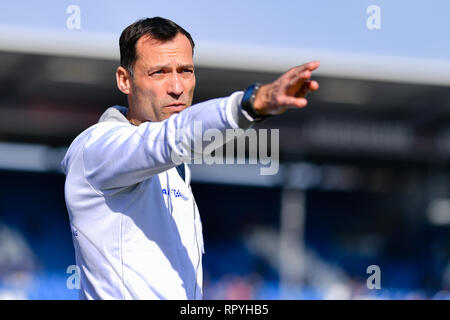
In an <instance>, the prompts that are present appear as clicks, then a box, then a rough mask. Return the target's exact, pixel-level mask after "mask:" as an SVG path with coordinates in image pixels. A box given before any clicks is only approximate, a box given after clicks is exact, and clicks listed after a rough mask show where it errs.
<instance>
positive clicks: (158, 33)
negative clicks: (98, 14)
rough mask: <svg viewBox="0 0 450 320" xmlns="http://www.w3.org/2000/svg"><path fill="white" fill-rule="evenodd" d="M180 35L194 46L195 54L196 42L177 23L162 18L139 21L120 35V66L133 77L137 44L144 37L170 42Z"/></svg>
mask: <svg viewBox="0 0 450 320" xmlns="http://www.w3.org/2000/svg"><path fill="white" fill-rule="evenodd" d="M178 33H182V34H184V35H185V36H186V38H188V40H189V42H190V43H191V46H192V54H194V46H195V44H194V40H192V37H191V35H190V34H189V32H187V31H186V30H184V29H183V28H182V27H180V26H179V25H178V24H176V23H175V22H173V21H171V20H169V19H165V18H161V17H153V18H145V19H140V20H137V21H136V22H134V23H132V24H130V25H129V26H128V27H126V28H125V29H124V30H123V31H122V34H121V35H120V39H119V46H120V65H121V66H122V67H124V68H125V69H127V70H128V72H130V74H131V76H133V66H134V63H135V61H136V59H137V55H136V43H137V42H138V40H139V39H140V38H141V37H142V36H144V35H147V36H150V37H152V38H153V39H156V40H160V41H169V40H172V39H173V38H175V36H176V35H177V34H178Z"/></svg>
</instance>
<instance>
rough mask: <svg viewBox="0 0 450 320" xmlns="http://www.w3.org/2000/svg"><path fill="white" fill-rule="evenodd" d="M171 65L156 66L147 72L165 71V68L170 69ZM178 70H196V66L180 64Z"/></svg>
mask: <svg viewBox="0 0 450 320" xmlns="http://www.w3.org/2000/svg"><path fill="white" fill-rule="evenodd" d="M170 67H171V65H170V64H162V65H156V66H153V67H151V68H148V69H147V71H153V70H159V69H165V68H170ZM178 68H190V69H194V65H193V64H179V65H177V69H178Z"/></svg>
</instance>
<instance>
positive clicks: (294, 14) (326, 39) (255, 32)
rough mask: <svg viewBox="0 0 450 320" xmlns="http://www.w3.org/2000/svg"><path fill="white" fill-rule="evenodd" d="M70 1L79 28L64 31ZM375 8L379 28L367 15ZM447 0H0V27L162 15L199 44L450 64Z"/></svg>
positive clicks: (89, 25) (112, 30)
mask: <svg viewBox="0 0 450 320" xmlns="http://www.w3.org/2000/svg"><path fill="white" fill-rule="evenodd" d="M70 5H77V6H78V7H79V8H80V13H81V15H80V18H81V19H80V22H81V23H80V29H79V30H76V31H74V30H68V29H67V26H66V21H67V19H68V17H69V16H70V14H68V13H66V10H67V8H68V7H69V6H70ZM370 5H376V6H378V7H379V9H380V20H379V21H380V27H381V29H379V30H370V29H369V28H368V27H367V25H366V22H367V19H368V18H369V16H370V14H368V13H367V12H366V10H367V8H368V7H369V6H370ZM449 15H450V1H446V0H429V1H417V0H409V1H407V0H370V1H368V0H341V1H335V0H315V1H303V0H277V1H273V0H271V1H261V0H259V1H258V0H227V1H223V0H222V1H218V0H209V1H207V0H195V1H194V0H192V1H187V0H185V1H180V0H171V1H161V0H159V1H153V0H145V1H142V0H134V1H133V0H129V1H112V0H109V1H106V0H98V1H92V0H90V1H89V0H76V1H75V0H73V1H62V0H58V1H55V0H54V1H50V0H40V1H24V0H15V1H6V0H0V28H2V27H20V28H31V29H33V30H36V29H45V30H49V31H67V32H78V33H79V34H80V35H85V34H86V35H88V34H94V33H95V34H99V33H100V34H110V35H114V36H115V37H117V39H118V37H119V36H120V33H121V31H122V30H123V28H124V27H126V26H127V25H129V24H130V23H132V22H133V21H135V20H136V19H138V18H143V17H151V16H163V17H167V18H170V19H172V20H174V21H175V22H177V23H178V24H180V25H181V26H182V27H184V28H185V29H187V30H188V31H189V32H190V33H191V35H192V36H193V38H194V40H195V41H196V43H198V44H200V45H201V44H202V43H204V42H220V43H221V44H224V45H226V44H238V45H239V44H245V45H257V46H261V47H283V48H296V49H299V48H300V49H301V48H305V49H320V50H329V51H339V52H352V53H362V54H367V53H369V54H381V55H393V56H400V57H414V58H416V57H417V58H427V59H437V60H446V61H450V41H449V36H450V19H449V18H448V17H449Z"/></svg>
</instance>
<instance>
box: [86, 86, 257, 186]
mask: <svg viewBox="0 0 450 320" xmlns="http://www.w3.org/2000/svg"><path fill="white" fill-rule="evenodd" d="M241 99H242V93H241V92H236V93H234V94H232V95H231V96H230V97H227V98H219V99H214V100H208V101H206V102H203V103H199V104H196V105H193V106H191V107H189V108H187V109H185V110H183V111H182V112H180V113H178V114H175V115H173V116H171V117H170V118H168V119H166V120H164V121H161V122H144V123H142V124H141V125H139V126H132V125H128V124H125V123H124V124H117V123H111V122H109V123H104V124H100V125H98V126H97V127H96V128H95V129H94V130H93V131H92V133H91V134H90V135H89V137H88V138H87V141H86V143H85V145H84V149H83V152H82V155H83V164H84V170H85V176H86V178H87V180H88V182H89V183H90V184H91V186H92V187H93V188H95V189H96V190H97V191H99V192H102V193H105V192H108V191H112V192H114V191H117V189H120V188H124V187H128V186H131V185H134V184H136V183H139V182H141V181H143V180H145V179H148V178H150V177H152V176H153V175H156V174H158V173H161V172H163V171H166V170H168V169H170V168H172V167H174V166H176V165H178V164H180V163H181V162H183V160H184V162H186V160H187V159H188V158H190V159H193V158H195V157H199V156H201V154H202V152H203V147H201V148H200V149H199V148H198V146H199V143H198V140H197V143H195V141H196V139H199V140H200V141H201V139H202V137H201V134H202V132H204V131H205V130H208V129H213V128H214V129H218V130H220V131H221V132H225V130H226V129H238V128H240V126H239V125H241V127H242V119H238V118H237V117H236V110H238V106H239V105H240V101H241ZM238 123H239V125H238ZM247 125H248V126H249V123H247ZM224 140H225V139H224ZM226 142H227V141H224V143H226ZM194 146H195V148H194Z"/></svg>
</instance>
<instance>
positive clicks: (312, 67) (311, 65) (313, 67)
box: [303, 60, 320, 71]
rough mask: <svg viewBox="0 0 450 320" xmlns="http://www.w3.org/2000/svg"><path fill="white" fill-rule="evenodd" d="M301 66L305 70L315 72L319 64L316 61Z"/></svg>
mask: <svg viewBox="0 0 450 320" xmlns="http://www.w3.org/2000/svg"><path fill="white" fill-rule="evenodd" d="M303 66H304V68H305V69H306V70H309V71H313V70H316V69H317V68H318V67H319V66H320V62H319V61H318V60H316V61H311V62H308V63H305V64H304V65H303Z"/></svg>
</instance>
